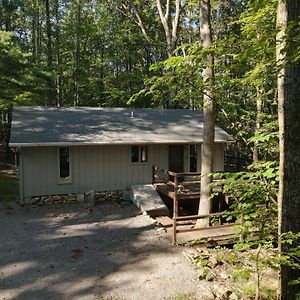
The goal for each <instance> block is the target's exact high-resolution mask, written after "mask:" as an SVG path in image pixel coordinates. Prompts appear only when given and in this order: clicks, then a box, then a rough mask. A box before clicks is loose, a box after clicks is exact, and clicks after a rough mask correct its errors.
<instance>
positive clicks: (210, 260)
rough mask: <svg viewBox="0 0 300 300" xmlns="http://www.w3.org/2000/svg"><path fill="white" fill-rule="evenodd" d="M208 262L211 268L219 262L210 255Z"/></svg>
mask: <svg viewBox="0 0 300 300" xmlns="http://www.w3.org/2000/svg"><path fill="white" fill-rule="evenodd" d="M208 264H209V266H210V267H211V268H215V267H216V266H217V265H218V264H219V262H218V261H217V258H216V257H215V256H211V257H209V263H208Z"/></svg>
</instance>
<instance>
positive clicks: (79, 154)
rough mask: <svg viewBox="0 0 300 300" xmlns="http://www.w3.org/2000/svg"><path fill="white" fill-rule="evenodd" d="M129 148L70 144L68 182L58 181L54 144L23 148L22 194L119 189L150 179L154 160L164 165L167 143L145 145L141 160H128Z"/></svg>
mask: <svg viewBox="0 0 300 300" xmlns="http://www.w3.org/2000/svg"><path fill="white" fill-rule="evenodd" d="M130 149H131V148H130V146H125V145H124V146H76V147H72V152H71V153H72V159H71V160H72V183H70V184H59V183H58V157H57V148H56V147H30V148H23V149H22V151H21V156H22V162H23V170H22V171H23V172H22V175H23V176H22V177H23V191H24V197H25V198H26V197H32V196H38V195H54V194H64V193H80V192H85V191H87V190H91V189H93V190H96V191H106V190H123V189H127V188H128V186H129V185H131V184H139V183H150V182H151V179H152V178H151V176H152V165H154V164H155V165H158V166H160V167H161V168H165V169H167V167H168V146H167V145H149V150H148V151H149V159H148V160H149V161H148V163H145V164H132V163H131V162H130Z"/></svg>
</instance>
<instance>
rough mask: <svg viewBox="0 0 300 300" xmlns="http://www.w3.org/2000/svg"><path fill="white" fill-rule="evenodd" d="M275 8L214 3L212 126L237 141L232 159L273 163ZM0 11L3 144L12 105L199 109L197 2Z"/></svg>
mask: <svg viewBox="0 0 300 300" xmlns="http://www.w3.org/2000/svg"><path fill="white" fill-rule="evenodd" d="M276 3H277V1H275V0H262V1H258V0H251V1H250V0H249V1H243V0H223V1H212V29H213V41H214V43H213V45H212V46H211V47H210V48H209V49H208V50H205V51H211V52H212V53H213V54H214V57H215V84H214V93H215V98H216V99H215V100H216V111H217V122H218V123H219V124H220V125H221V126H222V127H223V128H224V129H225V130H227V131H228V132H229V133H230V134H232V135H233V136H234V137H235V138H236V139H237V141H238V147H237V148H236V149H238V150H235V152H236V151H238V152H241V153H240V154H241V155H242V157H244V158H251V159H252V158H253V159H254V161H256V160H258V159H263V158H264V159H266V158H268V159H269V158H274V157H277V155H278V154H277V152H278V151H277V149H278V148H277V136H278V135H277V131H278V130H277V129H278V128H277V127H278V126H277V101H276V68H275V62H276V57H275V45H276V43H275V36H276V5H277V4H276ZM0 7H1V10H0V26H1V31H0V89H1V95H0V107H1V111H2V117H1V137H2V139H5V138H6V135H7V123H9V114H6V112H7V108H10V107H11V105H12V104H18V105H47V106H72V105H79V106H106V107H116V106H135V107H161V108H199V109H201V108H202V104H203V82H202V76H201V72H202V70H203V68H204V67H205V59H203V58H204V57H205V55H206V54H207V52H205V51H204V50H203V49H202V45H201V42H200V34H199V1H194V0H193V1H179V0H170V1H160V0H156V1H154V0H143V1H141V0H118V1H109V0H106V1H100V0H82V1H79V0H75V1H68V0H31V1H29V0H24V1H19V0H1V1H0ZM254 136H255V138H253V137H254ZM251 138H252V139H251ZM249 139H250V140H249ZM6 140H7V138H6ZM261 141H263V142H264V143H260V142H261ZM266 141H267V143H266ZM241 149H242V150H241Z"/></svg>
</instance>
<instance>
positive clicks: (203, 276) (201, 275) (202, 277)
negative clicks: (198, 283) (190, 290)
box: [198, 268, 209, 280]
mask: <svg viewBox="0 0 300 300" xmlns="http://www.w3.org/2000/svg"><path fill="white" fill-rule="evenodd" d="M208 273H209V270H208V269H207V268H205V269H201V270H200V272H199V276H198V278H199V280H206V277H207V274H208Z"/></svg>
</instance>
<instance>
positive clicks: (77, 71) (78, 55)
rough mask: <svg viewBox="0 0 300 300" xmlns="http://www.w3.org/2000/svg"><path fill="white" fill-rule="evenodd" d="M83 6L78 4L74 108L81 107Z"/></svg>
mask: <svg viewBox="0 0 300 300" xmlns="http://www.w3.org/2000/svg"><path fill="white" fill-rule="evenodd" d="M80 29H81V4H80V2H78V4H77V30H76V31H77V32H76V46H75V47H76V50H75V51H76V52H75V74H74V106H78V105H79V102H80V101H79V82H80V58H81V42H80Z"/></svg>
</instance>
